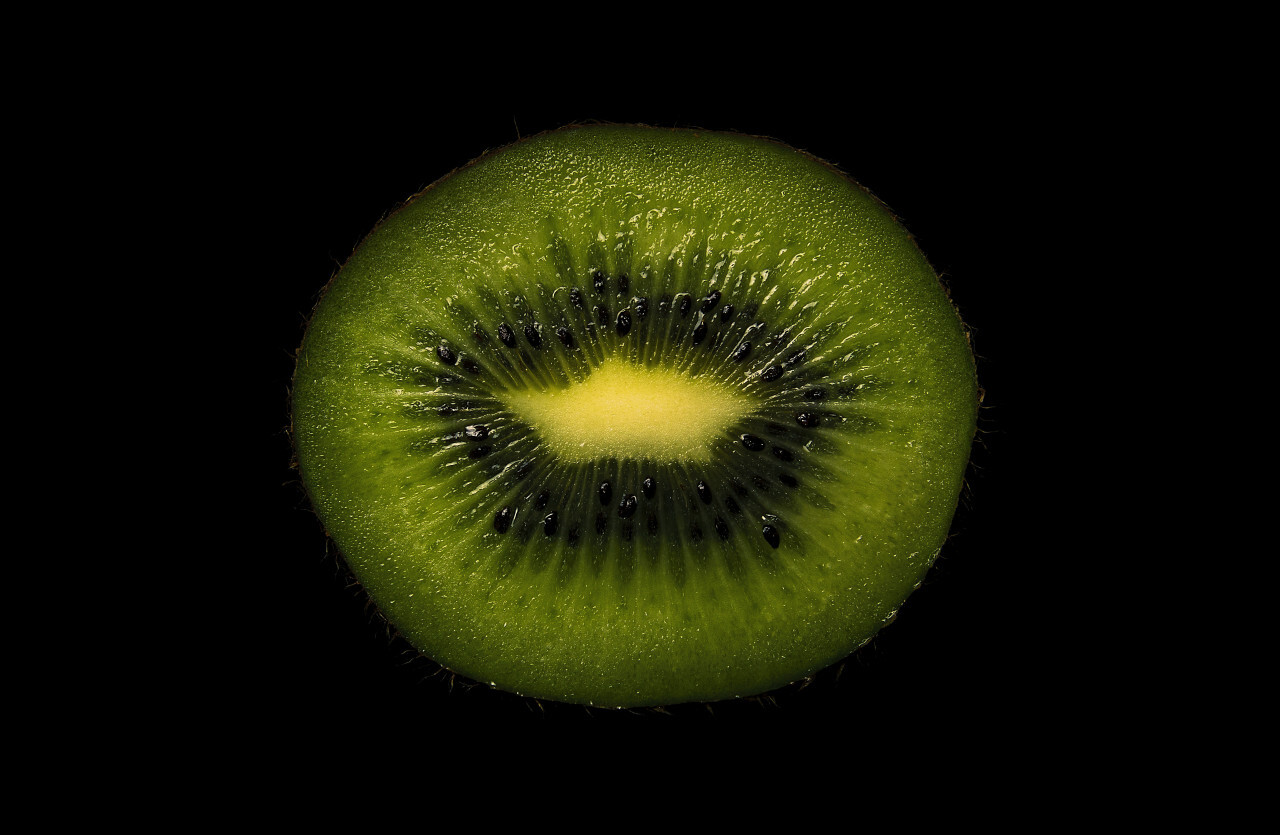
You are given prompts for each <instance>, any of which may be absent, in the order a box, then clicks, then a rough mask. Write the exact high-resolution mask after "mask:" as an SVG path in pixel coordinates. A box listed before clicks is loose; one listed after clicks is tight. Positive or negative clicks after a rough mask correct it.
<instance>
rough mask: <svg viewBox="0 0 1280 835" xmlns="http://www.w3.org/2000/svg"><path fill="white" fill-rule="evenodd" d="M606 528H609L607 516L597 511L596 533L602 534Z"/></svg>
mask: <svg viewBox="0 0 1280 835" xmlns="http://www.w3.org/2000/svg"><path fill="white" fill-rule="evenodd" d="M607 530H609V517H608V516H605V515H604V514H603V513H597V514H596V533H598V534H600V535H601V536H603V535H604V532H605V531H607Z"/></svg>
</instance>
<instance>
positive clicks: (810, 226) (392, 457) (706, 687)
mask: <svg viewBox="0 0 1280 835" xmlns="http://www.w3.org/2000/svg"><path fill="white" fill-rule="evenodd" d="M596 270H599V271H602V272H603V273H604V274H606V275H608V276H611V277H616V276H619V275H627V276H629V279H630V284H631V289H630V295H632V296H641V295H644V296H648V297H650V298H651V300H652V303H653V304H654V305H656V299H657V298H658V296H659V294H660V293H662V292H668V293H671V292H675V293H678V292H688V293H690V294H692V295H693V297H694V298H695V299H696V298H699V297H701V296H703V295H705V294H706V293H707V292H709V291H711V290H717V291H720V292H722V293H723V295H724V297H725V298H726V299H733V300H736V303H737V304H738V305H739V306H742V305H744V304H746V303H748V302H750V303H751V304H753V305H755V306H757V307H758V314H757V315H758V316H759V318H760V319H762V320H765V321H768V322H770V323H778V324H779V325H781V324H782V323H784V322H786V323H793V324H790V325H789V326H790V327H791V328H792V332H791V335H790V336H789V338H790V339H792V340H793V341H795V340H800V341H801V342H802V343H803V344H804V345H806V346H807V348H808V351H809V362H810V363H812V364H813V365H814V367H822V368H825V369H828V370H829V374H828V377H829V383H830V385H831V387H832V390H833V392H834V391H837V390H839V391H841V392H844V393H845V394H843V395H842V396H838V397H836V396H833V397H832V399H831V400H830V401H829V402H825V403H823V404H822V406H823V409H824V411H825V412H826V413H827V414H829V415H830V416H831V417H829V418H827V419H825V420H824V422H823V425H822V426H821V427H819V428H818V429H816V430H814V433H813V434H812V435H807V436H804V437H807V438H811V439H812V440H811V441H810V442H809V443H808V444H807V445H805V446H804V447H802V448H800V454H801V456H802V457H803V458H804V460H805V461H810V460H811V461H812V462H813V466H814V469H813V470H812V472H813V473H815V475H814V476H813V477H812V478H806V479H802V488H801V489H800V490H799V491H796V492H795V493H793V494H785V493H784V494H777V493H774V494H770V495H771V496H777V495H783V497H784V498H785V502H784V507H783V510H782V511H780V512H779V515H780V516H781V518H782V519H783V521H784V523H785V525H784V528H783V531H784V532H783V539H782V542H781V545H780V547H778V548H776V549H775V548H772V547H770V545H769V544H768V543H767V542H765V541H764V539H763V538H762V537H761V536H760V535H759V531H760V519H748V520H746V521H744V522H742V523H741V524H740V526H738V527H735V528H734V531H733V536H732V537H731V538H730V539H729V540H727V541H720V540H719V539H717V538H716V537H714V536H712V537H708V538H707V539H706V540H705V541H702V542H693V541H690V540H689V539H688V538H687V537H683V536H681V535H680V532H679V530H678V529H677V528H676V527H664V529H663V533H662V535H661V536H660V537H656V538H645V537H636V538H635V539H634V540H633V541H622V539H621V538H620V537H617V536H614V535H613V534H612V533H611V534H610V535H608V536H605V537H597V536H596V534H595V531H594V530H591V531H585V532H584V534H583V538H582V541H581V542H579V543H578V544H577V545H576V547H571V546H569V545H568V544H567V542H566V541H565V537H564V536H563V535H560V536H557V537H546V536H543V535H542V534H541V533H538V532H534V533H533V534H532V535H530V536H526V537H521V536H518V535H517V530H516V528H517V527H518V526H519V523H520V522H521V521H523V519H524V518H525V517H520V516H517V518H516V522H515V525H513V529H512V530H511V531H508V532H506V533H499V532H498V531H497V530H495V528H494V524H493V521H494V513H495V511H496V510H497V509H498V508H500V507H502V506H504V505H505V504H510V503H515V504H519V505H520V507H521V508H522V510H521V511H520V512H521V513H526V512H532V511H529V510H527V509H523V508H525V505H524V504H520V502H521V501H524V502H527V501H528V498H529V497H528V495H525V493H526V492H527V490H525V488H524V487H520V488H519V489H517V488H516V487H511V486H510V483H511V481H512V477H511V470H512V467H510V466H507V467H506V468H504V469H503V471H502V472H499V473H494V472H492V471H491V470H487V469H485V468H484V467H481V466H478V465H475V464H474V463H473V462H471V461H470V460H469V459H467V457H466V456H465V455H463V454H460V453H459V452H458V450H459V446H458V445H457V444H454V445H449V444H445V443H437V441H436V439H438V438H440V437H442V436H443V435H444V434H445V432H446V430H447V428H448V427H452V426H455V425H457V420H456V419H446V418H443V417H440V416H438V415H437V411H436V406H437V405H438V404H440V403H444V402H446V401H448V399H449V398H450V397H452V396H453V395H451V394H450V391H449V389H448V386H447V385H441V384H439V379H438V377H437V376H435V375H436V373H437V372H438V371H439V370H440V363H439V361H438V359H437V358H436V356H435V354H434V352H435V349H436V346H437V344H439V341H440V340H444V341H447V342H448V343H450V344H452V345H456V346H463V347H462V351H463V352H464V353H465V352H466V346H470V345H474V337H473V335H472V331H471V328H472V325H473V323H475V322H479V323H481V324H483V325H484V326H485V328H487V329H488V333H489V334H490V336H492V333H493V328H494V327H496V326H497V324H498V323H499V322H502V321H507V320H513V319H515V318H519V317H520V316H530V317H534V318H537V319H538V321H541V322H550V321H551V320H552V319H553V318H554V315H556V314H555V312H556V311H561V310H565V309H568V308H566V306H565V305H564V300H563V298H562V296H561V294H563V293H564V292H565V289H566V288H568V287H582V288H583V289H584V290H585V289H587V288H588V286H589V282H590V278H589V276H590V275H591V274H592V273H593V271H596ZM575 324H576V326H578V328H579V329H578V331H577V333H578V335H579V337H580V340H579V342H580V344H579V345H578V347H577V348H576V349H573V350H570V349H567V348H565V347H563V346H562V345H561V344H560V343H559V342H557V341H556V339H555V338H554V336H552V334H551V333H550V331H546V332H544V333H543V344H542V348H541V349H540V350H539V351H536V352H535V351H533V350H532V349H530V348H529V347H528V346H527V345H522V348H521V351H511V352H509V354H504V355H503V356H508V355H509V356H510V357H511V358H512V359H511V361H510V362H509V363H508V362H506V360H504V361H503V363H498V362H493V361H490V362H481V364H482V365H483V366H484V371H483V373H482V374H481V375H480V376H479V377H478V378H477V380H478V381H479V382H478V383H477V384H480V383H483V385H485V386H487V387H488V390H489V391H491V393H492V401H491V402H490V401H485V404H482V407H480V409H479V411H478V412H477V414H476V416H474V417H472V418H469V419H468V422H483V423H485V424H486V425H488V426H491V427H493V428H494V432H495V437H499V438H501V439H504V443H510V444H511V447H510V448H511V449H513V450H515V452H513V453H512V454H513V455H516V456H518V457H520V458H521V459H522V460H526V459H531V460H537V462H538V467H539V469H538V476H537V478H538V479H539V484H543V483H545V484H550V485H553V486H552V487H551V490H552V492H554V493H556V494H558V495H565V494H569V493H574V492H576V493H578V494H584V495H586V494H590V492H591V490H592V489H593V488H594V486H595V482H594V481H593V479H594V478H595V477H596V474H597V473H598V472H605V471H606V468H607V467H608V466H614V467H616V468H619V469H615V470H614V471H615V472H621V473H623V474H626V475H627V477H628V478H630V479H631V480H632V481H634V482H637V483H638V479H639V478H641V477H643V475H644V474H645V473H646V472H647V471H648V470H649V469H652V468H653V467H654V466H657V465H658V464H659V463H661V464H662V465H663V466H665V467H667V468H668V469H666V470H664V472H668V473H673V474H682V473H687V474H688V476H689V478H690V480H692V479H695V478H697V477H698V473H700V472H703V471H704V469H705V468H707V467H710V466H712V464H713V463H714V462H716V461H719V462H742V465H743V466H744V467H747V468H750V467H755V466H757V462H758V461H760V460H762V459H759V458H753V457H751V456H752V455H755V453H751V452H749V451H747V450H745V449H743V448H742V446H741V444H739V443H737V440H736V434H735V433H736V432H737V431H740V427H741V426H742V425H743V421H748V422H749V421H751V420H753V419H754V420H760V419H766V418H767V419H773V418H769V417H768V416H770V415H775V414H781V413H784V412H785V411H786V408H788V407H786V406H785V404H786V403H789V402H791V401H790V400H789V399H788V398H794V397H795V396H796V393H795V389H794V388H792V389H788V383H787V379H786V378H784V379H782V380H781V381H778V382H777V383H774V384H769V383H765V382H763V381H762V380H761V378H760V374H759V371H760V366H759V364H755V363H751V362H747V363H734V362H732V361H730V360H729V359H727V357H726V354H727V353H728V352H727V351H726V350H719V351H716V350H709V348H710V343H707V344H706V345H700V346H691V345H690V344H689V339H688V338H687V331H681V330H680V328H681V327H684V326H683V325H681V324H680V322H679V320H678V317H675V316H667V317H665V318H664V317H661V316H659V315H657V312H656V310H651V311H650V313H649V315H648V316H647V317H646V318H645V319H644V320H643V321H640V320H639V319H637V321H636V324H635V326H634V328H633V329H632V331H631V332H630V333H629V334H626V335H625V336H624V335H619V334H618V333H617V332H616V331H615V330H614V329H611V328H602V329H600V332H599V338H598V339H594V340H587V339H584V338H581V337H582V334H583V330H582V328H584V327H585V324H584V323H583V322H577V323H575ZM424 333H425V334H429V337H430V338H429V339H426V338H424V336H423V334H424ZM801 342H796V343H795V344H801ZM522 352H523V354H524V355H530V361H529V362H525V361H524V359H522ZM534 354H536V356H532V355H534ZM495 356H496V354H495ZM461 376H463V377H466V375H465V374H461ZM976 412H977V386H976V381H975V375H974V365H973V359H972V355H971V353H970V350H969V347H968V343H967V339H966V336H965V333H964V330H963V327H962V325H961V323H960V321H959V318H958V317H957V315H956V312H955V310H954V309H953V307H952V306H951V304H950V302H949V300H948V299H947V297H946V295H945V293H944V292H943V290H942V288H941V287H940V286H939V283H938V280H937V278H936V276H935V274H934V272H933V270H932V269H931V268H930V266H929V264H928V263H927V262H926V260H925V259H924V257H923V256H922V255H921V253H920V252H919V250H918V249H917V248H916V246H915V245H914V243H913V242H912V240H911V239H910V237H909V236H908V235H907V233H906V232H905V231H904V230H903V229H902V228H901V227H900V226H899V225H898V224H897V223H896V222H895V221H894V220H893V218H892V217H891V216H890V215H889V214H888V213H887V212H886V211H884V209H883V208H882V207H881V206H880V205H879V204H878V203H877V202H876V201H875V200H874V199H873V198H871V197H870V196H868V195H867V194H866V193H865V192H864V191H863V190H862V189H860V188H859V187H857V186H856V185H854V184H852V183H851V182H850V181H849V180H847V179H846V178H844V177H843V176H842V175H840V174H839V173H838V172H835V171H833V170H832V169H830V168H828V167H827V166H825V165H823V164H821V163H818V162H815V161H814V160H812V159H810V158H808V157H806V156H804V155H802V154H799V153H797V152H795V151H794V150H791V149H788V148H786V147H784V146H781V145H778V144H775V143H771V142H766V141H761V140H757V139H753V138H748V137H740V136H734V135H725V134H715V133H706V132H692V131H667V130H656V129H647V128H627V127H593V128H578V129H566V130H563V131H558V132H554V133H551V134H547V135H543V136H540V137H536V138H534V139H531V140H526V141H524V142H521V143H518V144H517V145H514V146H512V147H510V148H508V149H504V150H503V151H501V152H498V153H496V154H493V155H491V156H489V157H486V158H484V159H482V160H480V161H478V162H477V163H476V164H473V165H471V166H469V167H467V168H464V169H462V170H460V171H459V172H457V173H455V174H454V175H452V176H451V177H449V178H447V179H445V180H443V181H441V182H440V183H438V184H436V185H435V186H433V187H432V188H431V189H429V190H428V191H426V192H425V193H423V194H422V195H420V196H419V197H418V198H416V199H415V200H414V201H412V202H411V203H410V204H408V205H407V206H406V207H405V208H403V209H401V210H400V211H398V212H397V213H395V214H393V215H392V216H391V217H390V218H388V219H387V220H386V221H385V222H384V223H383V224H382V225H381V226H380V227H379V228H378V229H377V230H375V232H374V233H373V234H372V235H371V236H370V237H369V238H368V239H367V240H366V241H365V242H364V243H363V244H362V245H361V247H360V248H359V249H358V250H357V252H356V253H355V254H354V255H353V256H352V258H351V259H350V261H349V262H348V263H347V264H346V265H345V266H344V268H343V269H342V271H341V272H340V274H339V275H338V276H337V277H336V278H335V280H334V281H333V282H332V284H331V285H330V287H329V288H328V289H327V291H326V293H325V295H324V297H323V299H322V301H321V303H320V304H319V305H318V307H317V309H316V312H315V314H314V316H313V319H312V321H311V323H310V325H309V328H308V331H307V335H306V338H305V341H304V343H303V346H302V349H301V351H300V353H299V360H298V367H297V373H296V377H295V381H294V427H293V429H294V437H295V442H296V446H297V455H298V462H299V466H300V470H301V474H302V477H303V480H304V483H305V484H306V486H307V489H308V492H309V494H310V496H311V498H312V502H313V504H314V507H315V509H316V512H317V513H318V515H319V516H320V518H321V520H322V522H323V523H324V525H325V527H326V529H327V531H328V533H329V535H330V536H331V537H332V538H333V540H334V542H335V543H336V545H337V546H338V548H339V550H340V551H341V552H342V554H343V555H344V557H345V559H346V560H347V562H348V563H349V565H350V566H351V568H352V570H353V571H354V572H355V574H356V576H357V578H358V579H359V580H360V582H361V583H362V584H363V586H364V587H365V588H366V589H367V591H368V592H369V594H370V595H371V596H372V598H373V600H374V601H375V602H376V603H377V605H378V606H379V608H380V609H381V610H382V612H383V613H384V614H385V615H386V616H387V618H388V619H389V620H390V621H391V622H392V623H393V624H395V626H396V627H397V628H398V629H399V630H400V632H401V633H402V634H403V635H404V636H405V637H406V638H407V639H408V640H409V641H410V642H411V643H412V644H413V645H414V646H415V647H417V648H418V649H419V650H421V651H422V652H423V653H424V654H426V655H428V656H429V657H431V658H433V659H435V660H436V661H438V662H439V663H441V664H442V665H444V666H446V667H448V668H450V669H452V670H455V671H457V672H459V673H462V674H464V675H466V676H468V677H470V678H473V679H476V680H478V681H482V682H486V683H492V684H494V685H495V686H497V687H500V688H502V689H506V690H510V691H514V692H518V693H522V694H525V695H529V696H534V697H539V698H547V699H554V700H558V701H568V702H580V703H592V704H597V705H608V706H624V705H625V706H638V705H658V704H672V703H679V702H687V701H710V700H716V699H723V698H731V697H735V696H746V695H752V694H757V693H761V692H764V691H767V690H769V689H773V688H776V687H778V686H781V685H784V684H786V683H788V682H790V681H794V680H796V679H799V678H802V677H804V676H805V675H808V674H810V673H812V672H814V671H816V670H818V669H821V668H823V667H825V666H827V665H829V664H831V663H834V662H835V661H838V660H839V659H841V658H843V657H844V656H846V655H847V654H849V653H850V652H852V651H853V650H854V649H856V648H857V647H858V646H860V645H861V644H862V643H864V642H865V641H866V640H867V639H869V638H870V637H871V636H872V635H873V634H874V633H875V632H876V631H877V630H878V629H879V628H880V627H881V626H882V625H883V624H884V623H886V622H887V621H888V620H890V619H891V618H892V617H893V616H894V615H895V613H896V611H897V609H898V607H899V606H900V605H901V604H902V603H903V601H904V600H905V599H906V598H907V596H908V595H909V594H910V593H911V591H912V590H913V589H914V588H915V587H917V586H918V585H919V583H920V581H921V580H922V579H923V577H924V575H925V572H926V571H927V570H928V568H929V566H930V565H931V564H932V562H933V560H934V558H935V557H936V556H937V554H938V552H939V549H940V548H941V546H942V543H943V540H944V539H945V537H946V535H947V532H948V529H949V527H950V522H951V518H952V515H953V513H954V511H955V507H956V503H957V499H958V496H959V492H960V488H961V482H962V479H963V475H964V470H965V467H966V464H967V461H968V455H969V447H970V443H971V440H972V437H973V432H974V423H975V418H976ZM715 486H716V489H724V488H723V486H721V485H715ZM633 489H634V488H633ZM521 490H525V492H521ZM770 500H771V501H772V500H773V499H770ZM668 505H670V506H668ZM668 505H663V507H662V509H663V511H664V514H665V515H664V516H663V518H664V523H665V520H669V519H670V517H671V516H672V515H674V514H675V512H676V511H677V510H678V508H677V507H675V506H674V505H673V504H672V503H671V502H668ZM614 524H616V522H615V523H614Z"/></svg>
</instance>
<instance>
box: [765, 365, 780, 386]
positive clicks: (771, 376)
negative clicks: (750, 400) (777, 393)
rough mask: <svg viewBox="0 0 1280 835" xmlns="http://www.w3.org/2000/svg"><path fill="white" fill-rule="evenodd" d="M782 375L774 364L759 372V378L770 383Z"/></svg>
mask: <svg viewBox="0 0 1280 835" xmlns="http://www.w3.org/2000/svg"><path fill="white" fill-rule="evenodd" d="M781 376H782V369H781V368H779V367H778V366H776V365H771V366H769V367H768V368H766V369H765V370H764V371H762V372H760V379H761V380H764V381H765V382H766V383H772V382H773V381H774V380H776V379H778V378H779V377H781Z"/></svg>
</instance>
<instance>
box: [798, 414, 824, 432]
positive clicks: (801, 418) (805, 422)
mask: <svg viewBox="0 0 1280 835" xmlns="http://www.w3.org/2000/svg"><path fill="white" fill-rule="evenodd" d="M819 422H820V421H819V420H818V416H817V414H815V413H814V412H800V413H799V414H797V415H796V423H798V424H800V425H801V426H803V427H805V428H806V429H812V428H813V427H815V426H817V425H818V423H819Z"/></svg>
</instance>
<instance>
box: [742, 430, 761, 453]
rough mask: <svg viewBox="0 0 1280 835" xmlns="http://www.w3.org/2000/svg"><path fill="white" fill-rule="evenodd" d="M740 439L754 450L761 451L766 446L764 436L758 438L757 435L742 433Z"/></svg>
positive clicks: (748, 447) (744, 444)
mask: <svg viewBox="0 0 1280 835" xmlns="http://www.w3.org/2000/svg"><path fill="white" fill-rule="evenodd" d="M739 439H740V440H741V441H742V445H743V446H744V447H746V448H747V449H749V450H751V451H752V452H759V451H760V450H762V449H764V447H765V443H764V438H757V437H756V436H755V435H750V434H748V435H740V436H739Z"/></svg>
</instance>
